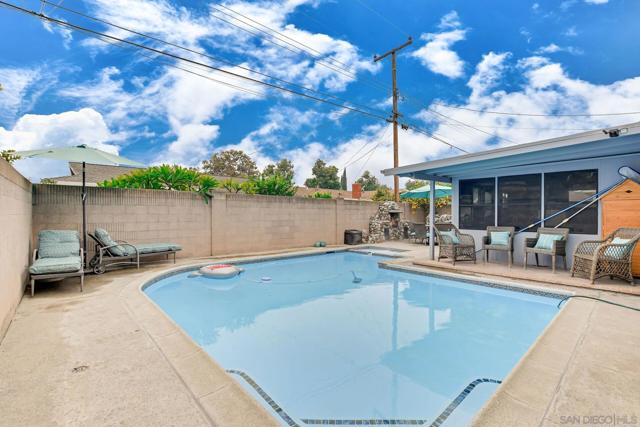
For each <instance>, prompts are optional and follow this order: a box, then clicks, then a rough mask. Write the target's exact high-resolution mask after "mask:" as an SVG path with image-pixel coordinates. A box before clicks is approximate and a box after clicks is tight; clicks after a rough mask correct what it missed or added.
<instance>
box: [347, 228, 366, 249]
mask: <svg viewBox="0 0 640 427" xmlns="http://www.w3.org/2000/svg"><path fill="white" fill-rule="evenodd" d="M360 243H362V230H344V244H345V245H359V244H360Z"/></svg>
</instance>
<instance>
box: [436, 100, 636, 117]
mask: <svg viewBox="0 0 640 427" xmlns="http://www.w3.org/2000/svg"><path fill="white" fill-rule="evenodd" d="M432 104H435V105H439V106H441V107H445V108H454V109H456V110H466V111H473V112H475V113H482V114H499V115H504V116H528V117H606V116H630V115H636V114H640V111H625V112H618V113H580V114H537V113H518V112H508V111H494V110H480V109H476V108H470V107H461V106H459V105H449V104H445V103H443V102H435V101H434V102H432Z"/></svg>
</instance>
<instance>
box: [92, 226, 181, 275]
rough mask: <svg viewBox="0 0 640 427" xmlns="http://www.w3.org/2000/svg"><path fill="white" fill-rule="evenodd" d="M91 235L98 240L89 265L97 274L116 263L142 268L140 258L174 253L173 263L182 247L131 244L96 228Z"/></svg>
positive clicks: (169, 244)
mask: <svg viewBox="0 0 640 427" xmlns="http://www.w3.org/2000/svg"><path fill="white" fill-rule="evenodd" d="M89 236H90V237H91V238H92V239H93V240H94V241H95V242H96V246H95V255H94V256H93V258H91V261H89V266H90V267H91V268H92V269H93V272H94V273H95V274H102V273H104V272H105V271H106V270H107V267H113V266H116V265H135V266H136V267H137V268H140V258H146V257H151V256H159V255H165V256H166V257H167V259H169V255H171V254H173V263H174V264H175V262H176V252H178V251H181V250H182V247H181V246H180V245H177V244H175V243H137V244H135V245H134V244H131V243H129V242H125V241H124V240H113V239H112V238H111V236H110V235H109V232H107V230H104V229H102V228H96V230H95V233H94V234H91V233H89Z"/></svg>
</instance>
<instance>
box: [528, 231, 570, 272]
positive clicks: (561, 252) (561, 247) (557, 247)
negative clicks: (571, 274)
mask: <svg viewBox="0 0 640 427" xmlns="http://www.w3.org/2000/svg"><path fill="white" fill-rule="evenodd" d="M543 234H556V235H560V236H562V239H561V240H555V241H554V242H553V244H552V245H551V249H542V248H536V243H538V239H539V238H540V236H541V235H543ZM568 237H569V229H568V228H545V227H541V228H538V231H537V232H536V237H528V238H526V239H524V268H525V270H526V269H527V258H528V255H529V254H530V253H531V254H535V256H536V265H537V266H539V265H540V263H539V261H538V255H550V256H551V271H552V272H554V273H555V272H556V257H562V260H563V261H564V269H565V270H566V269H567V250H566V247H567V238H568Z"/></svg>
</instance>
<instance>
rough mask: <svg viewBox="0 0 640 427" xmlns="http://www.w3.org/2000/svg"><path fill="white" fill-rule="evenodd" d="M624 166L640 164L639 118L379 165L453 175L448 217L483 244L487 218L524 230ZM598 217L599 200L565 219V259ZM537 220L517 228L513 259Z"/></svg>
mask: <svg viewBox="0 0 640 427" xmlns="http://www.w3.org/2000/svg"><path fill="white" fill-rule="evenodd" d="M623 166H629V167H631V168H633V169H635V170H640V122H636V123H631V124H628V125H623V126H618V127H616V128H614V129H603V130H594V131H589V132H584V133H579V134H574V135H569V136H564V137H559V138H553V139H547V140H543V141H537V142H531V143H526V144H520V145H514V146H509V147H503V148H498V149H494V150H489V151H483V152H478V153H470V154H464V155H461V156H456V157H450V158H446V159H440V160H434V161H429V162H423V163H417V164H413V165H407V166H401V167H397V168H393V169H386V170H383V171H382V173H383V174H385V175H398V176H401V177H410V178H414V179H424V180H428V181H431V183H432V184H434V183H435V182H450V183H451V184H452V186H453V195H452V216H453V218H452V219H453V222H454V224H456V225H457V226H458V228H460V229H461V231H462V232H465V233H469V234H471V235H473V236H474V238H475V242H476V246H477V247H478V248H480V245H481V242H482V236H484V235H485V234H486V233H485V229H486V227H487V226H489V225H503V226H515V227H516V229H517V230H523V229H525V228H526V227H527V226H529V225H531V224H534V223H536V222H537V221H540V220H541V219H543V218H545V217H548V216H550V215H552V214H554V213H556V212H559V211H561V210H562V209H564V208H567V207H569V206H570V205H572V204H574V203H576V202H578V201H580V200H582V199H584V198H587V197H589V196H592V195H595V194H596V193H598V192H601V191H603V190H605V189H608V188H610V187H611V186H613V185H615V184H617V183H619V182H621V181H623V179H624V178H623V177H622V176H621V175H620V174H619V173H618V170H619V168H621V167H623ZM586 204H587V203H584V204H583V205H581V206H580V207H583V206H585V205H586ZM580 207H578V208H574V209H571V210H569V211H568V212H566V213H563V214H560V215H558V216H556V217H554V218H551V219H548V220H546V221H543V223H544V226H547V227H553V226H556V225H557V224H559V223H560V221H561V220H562V219H564V218H566V217H567V215H571V214H573V213H575V212H577V210H578V209H579V208H580ZM638 211H639V212H640V206H638ZM639 215H640V214H639ZM602 223H603V220H602V206H601V203H600V202H599V201H598V202H596V203H594V204H592V205H591V206H590V207H588V208H586V209H585V210H584V211H583V212H581V213H580V214H578V215H576V216H575V217H574V218H573V219H571V220H570V221H569V222H568V224H567V225H565V226H568V227H569V228H570V230H571V236H570V238H569V241H568V243H567V245H568V247H567V253H568V255H569V257H568V260H567V261H568V262H569V263H571V255H572V254H573V251H574V249H575V247H576V246H577V245H578V243H580V242H581V241H584V240H591V239H596V238H599V237H600V235H601V230H602ZM539 226H542V225H541V224H539V225H536V226H533V227H531V228H529V229H527V231H525V232H522V233H519V234H518V235H517V236H516V239H515V242H514V245H515V253H514V256H515V259H516V261H522V259H523V257H524V255H523V250H522V248H523V245H524V238H525V237H530V236H533V235H534V232H535V230H536V228H537V227H539ZM432 249H433V248H432ZM432 253H433V252H432ZM546 262H548V260H546Z"/></svg>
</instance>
